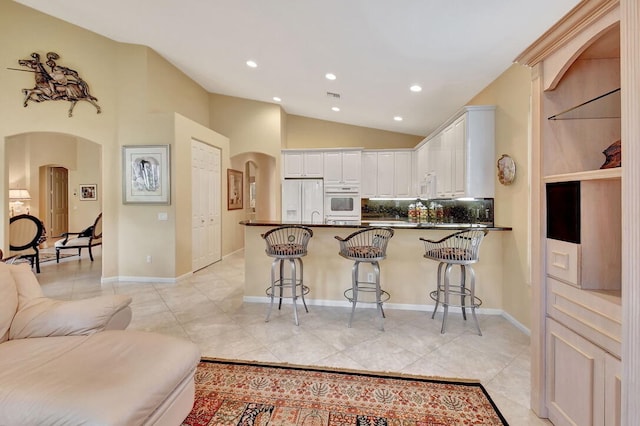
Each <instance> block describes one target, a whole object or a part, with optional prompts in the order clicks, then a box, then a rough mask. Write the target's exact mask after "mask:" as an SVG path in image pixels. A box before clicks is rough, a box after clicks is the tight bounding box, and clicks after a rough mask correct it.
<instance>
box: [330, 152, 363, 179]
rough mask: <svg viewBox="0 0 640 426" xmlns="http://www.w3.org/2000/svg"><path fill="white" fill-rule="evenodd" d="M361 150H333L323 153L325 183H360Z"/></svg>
mask: <svg viewBox="0 0 640 426" xmlns="http://www.w3.org/2000/svg"><path fill="white" fill-rule="evenodd" d="M361 164H362V151H361V150H335V151H326V152H325V153H324V182H325V184H327V183H329V184H331V183H334V184H350V185H360V178H361Z"/></svg>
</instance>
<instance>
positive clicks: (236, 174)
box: [227, 169, 242, 210]
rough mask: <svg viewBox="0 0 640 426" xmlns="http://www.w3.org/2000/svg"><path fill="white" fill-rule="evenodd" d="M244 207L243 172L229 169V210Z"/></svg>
mask: <svg viewBox="0 0 640 426" xmlns="http://www.w3.org/2000/svg"><path fill="white" fill-rule="evenodd" d="M241 208H242V172H241V171H239V170H232V169H227V210H238V209H241Z"/></svg>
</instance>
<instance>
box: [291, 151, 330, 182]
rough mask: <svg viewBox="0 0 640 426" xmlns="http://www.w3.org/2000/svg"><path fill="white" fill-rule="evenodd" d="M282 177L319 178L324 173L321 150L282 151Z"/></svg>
mask: <svg viewBox="0 0 640 426" xmlns="http://www.w3.org/2000/svg"><path fill="white" fill-rule="evenodd" d="M282 161H283V177H285V178H301V177H309V178H321V177H322V176H323V173H324V156H323V152H322V151H282Z"/></svg>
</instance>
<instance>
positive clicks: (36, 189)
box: [5, 132, 102, 244]
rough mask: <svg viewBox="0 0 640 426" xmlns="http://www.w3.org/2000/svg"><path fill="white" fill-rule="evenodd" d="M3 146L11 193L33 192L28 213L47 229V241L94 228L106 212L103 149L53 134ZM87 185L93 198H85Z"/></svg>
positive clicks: (32, 135)
mask: <svg viewBox="0 0 640 426" xmlns="http://www.w3.org/2000/svg"><path fill="white" fill-rule="evenodd" d="M5 141H6V145H5V153H6V158H5V159H6V161H5V166H6V167H7V169H8V176H9V180H8V182H9V189H14V188H24V189H27V190H28V191H29V194H30V195H31V200H30V201H29V206H28V207H29V213H30V214H31V215H33V216H36V217H38V218H39V219H40V220H41V221H42V222H43V223H44V224H45V227H46V232H47V235H48V236H49V238H51V237H52V236H56V235H60V234H61V233H62V232H65V231H67V230H76V229H77V230H80V229H84V228H86V227H87V226H89V225H90V224H91V223H93V221H94V220H95V218H96V217H97V215H98V214H99V213H100V212H101V211H102V197H101V196H100V191H101V187H102V185H101V184H102V182H101V179H102V171H101V169H102V147H101V145H99V144H97V143H94V142H92V141H89V140H86V139H83V138H80V137H77V136H73V135H68V134H63V133H55V132H30V133H22V134H18V135H14V136H9V137H7V138H6V139H5ZM86 184H89V185H95V188H96V193H95V195H96V196H95V197H90V198H88V197H82V196H81V193H80V187H81V186H83V185H86ZM52 197H53V198H52ZM48 243H49V244H51V243H52V242H51V241H48Z"/></svg>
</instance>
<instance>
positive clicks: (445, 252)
mask: <svg viewBox="0 0 640 426" xmlns="http://www.w3.org/2000/svg"><path fill="white" fill-rule="evenodd" d="M486 235H487V231H486V230H480V229H472V230H468V231H467V230H465V231H460V232H456V233H454V234H451V235H449V236H447V237H445V238H443V239H441V240H438V241H432V240H427V239H425V238H420V240H421V241H422V242H423V243H424V249H425V253H424V257H425V258H427V259H431V260H435V261H438V262H439V264H438V281H437V285H436V290H434V291H432V292H431V293H430V294H429V296H430V297H431V299H433V300H434V301H435V302H436V305H435V307H434V309H433V313H432V314H431V318H432V319H433V318H435V315H436V311H437V310H438V305H439V304H442V306H443V309H444V314H443V317H442V329H441V331H440V332H441V333H444V332H445V331H446V327H447V313H448V311H449V306H456V307H459V308H461V309H462V317H463V318H464V319H465V320H466V319H467V313H466V308H471V314H472V315H473V320H474V322H475V325H476V328H477V330H478V334H479V335H480V336H482V331H481V330H480V324H479V323H478V318H477V317H476V308H477V307H478V306H480V305H481V304H482V300H480V299H479V298H478V297H476V295H475V272H474V270H473V267H472V266H471V265H472V264H474V263H476V262H478V260H479V254H480V243H482V240H483V238H484V237H485V236H486ZM453 265H460V283H459V284H454V285H452V284H451V282H450V274H451V269H452V267H453ZM443 268H444V275H443V272H442V270H443ZM467 272H468V273H469V286H467V283H466V276H467ZM451 296H454V297H460V303H459V304H458V303H456V302H453V301H452V300H451Z"/></svg>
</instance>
